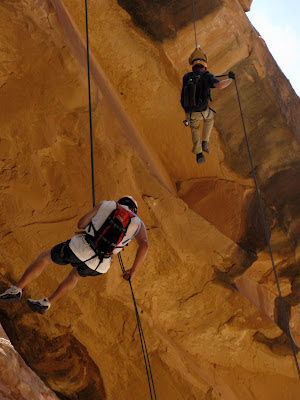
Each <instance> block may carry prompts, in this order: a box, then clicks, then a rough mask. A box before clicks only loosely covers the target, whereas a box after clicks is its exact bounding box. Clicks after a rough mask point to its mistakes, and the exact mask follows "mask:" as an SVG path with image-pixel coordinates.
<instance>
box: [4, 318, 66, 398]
mask: <svg viewBox="0 0 300 400" xmlns="http://www.w3.org/2000/svg"><path fill="white" fill-rule="evenodd" d="M0 370H1V375H0V398H1V400H17V399H18V400H29V399H30V400H58V398H57V397H56V396H55V394H54V393H53V392H52V391H51V390H50V389H49V388H47V387H46V386H45V384H44V383H43V382H42V381H41V379H40V378H39V377H38V376H37V375H36V374H35V373H34V372H33V371H32V370H31V369H30V368H29V367H28V366H27V365H26V364H25V362H24V361H23V360H22V358H21V357H20V355H19V354H18V353H17V352H16V350H15V349H14V347H13V346H12V344H11V342H10V340H9V339H8V337H7V336H6V334H5V332H4V330H3V329H2V327H1V325H0Z"/></svg>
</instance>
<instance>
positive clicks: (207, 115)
mask: <svg viewBox="0 0 300 400" xmlns="http://www.w3.org/2000/svg"><path fill="white" fill-rule="evenodd" d="M186 118H187V119H188V120H189V122H190V127H191V132H192V141H193V145H194V146H193V150H192V152H193V153H195V154H199V153H202V141H205V142H209V138H210V134H211V130H212V127H213V125H214V113H213V111H211V110H210V109H209V108H208V107H207V109H206V110H204V111H201V112H193V113H187V114H186ZM202 119H203V133H202V140H201V135H200V121H201V120H202Z"/></svg>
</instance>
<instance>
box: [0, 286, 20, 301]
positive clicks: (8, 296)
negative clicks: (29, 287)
mask: <svg viewBox="0 0 300 400" xmlns="http://www.w3.org/2000/svg"><path fill="white" fill-rule="evenodd" d="M21 298H22V289H19V288H18V287H17V286H11V287H10V288H8V289H7V290H5V292H4V293H2V294H0V303H18V302H19V301H20V300H21Z"/></svg>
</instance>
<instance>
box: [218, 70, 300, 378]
mask: <svg viewBox="0 0 300 400" xmlns="http://www.w3.org/2000/svg"><path fill="white" fill-rule="evenodd" d="M220 76H224V75H220ZM226 76H227V75H226ZM234 82H235V88H236V93H237V99H238V103H239V107H240V113H241V118H242V123H243V128H244V133H245V139H246V145H247V150H248V155H249V159H250V164H251V170H252V176H253V180H254V184H255V190H256V195H257V201H258V204H259V209H260V213H261V217H262V221H263V225H264V232H265V237H266V241H267V244H268V249H269V253H270V258H271V263H272V267H273V271H274V275H275V280H276V284H277V289H278V293H279V299H280V304H281V308H282V312H283V316H284V321H285V324H286V329H287V333H288V337H289V340H290V342H291V347H292V351H293V355H294V359H295V364H296V368H297V372H298V376H299V380H300V369H299V364H298V360H297V354H296V349H295V344H294V341H293V338H292V335H291V331H290V327H289V320H288V317H287V313H286V309H285V305H284V300H283V297H282V294H281V290H280V285H279V280H278V276H277V272H276V268H275V263H274V258H273V252H272V248H271V244H270V239H269V234H268V228H267V223H266V218H265V214H264V210H263V206H262V201H261V197H260V194H259V189H258V185H257V180H256V175H255V171H254V166H253V161H252V155H251V151H250V146H249V141H248V135H247V131H246V127H245V121H244V115H243V111H242V106H241V101H240V95H239V91H238V86H237V82H236V79H235V80H234Z"/></svg>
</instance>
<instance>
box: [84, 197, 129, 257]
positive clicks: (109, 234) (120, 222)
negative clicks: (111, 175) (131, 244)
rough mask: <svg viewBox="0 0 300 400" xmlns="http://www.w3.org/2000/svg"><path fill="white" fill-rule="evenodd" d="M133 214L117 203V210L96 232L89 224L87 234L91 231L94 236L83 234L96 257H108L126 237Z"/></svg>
mask: <svg viewBox="0 0 300 400" xmlns="http://www.w3.org/2000/svg"><path fill="white" fill-rule="evenodd" d="M133 217H135V214H134V213H132V212H131V211H127V210H126V209H125V208H123V207H122V206H121V205H120V204H118V203H117V208H116V209H115V210H113V211H112V212H111V213H110V215H109V216H108V218H107V219H106V220H105V221H104V223H103V224H102V226H101V227H100V228H99V229H98V230H96V229H95V227H94V225H93V223H92V222H91V223H90V224H89V228H88V232H90V231H91V229H92V230H93V233H94V235H91V234H89V233H86V234H85V240H86V241H87V242H88V243H89V245H90V246H91V248H92V249H93V250H94V252H95V253H96V254H97V255H98V256H102V257H105V256H110V255H111V254H112V253H113V251H114V249H115V248H118V247H119V248H121V247H123V246H118V244H120V243H121V242H122V240H123V238H124V236H125V235H126V232H127V229H128V226H129V224H130V222H131V219H132V218H133Z"/></svg>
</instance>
